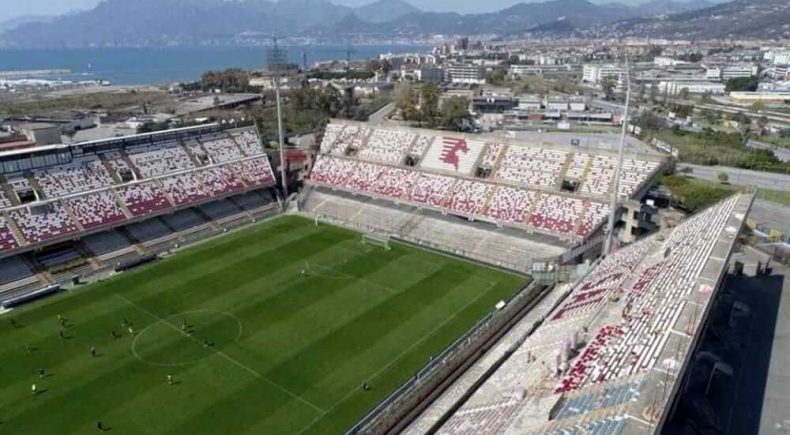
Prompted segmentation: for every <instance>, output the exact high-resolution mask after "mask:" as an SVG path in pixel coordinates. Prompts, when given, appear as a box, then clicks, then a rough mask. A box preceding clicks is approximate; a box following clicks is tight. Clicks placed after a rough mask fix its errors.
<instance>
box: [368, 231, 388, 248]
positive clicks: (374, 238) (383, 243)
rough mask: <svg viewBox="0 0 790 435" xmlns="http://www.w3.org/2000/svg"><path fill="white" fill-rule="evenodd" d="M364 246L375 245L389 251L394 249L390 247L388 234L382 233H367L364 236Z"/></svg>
mask: <svg viewBox="0 0 790 435" xmlns="http://www.w3.org/2000/svg"><path fill="white" fill-rule="evenodd" d="M362 244H363V245H373V246H378V247H380V248H384V249H386V250H387V251H389V250H390V249H392V248H391V247H390V236H389V235H387V234H380V233H367V234H363V235H362Z"/></svg>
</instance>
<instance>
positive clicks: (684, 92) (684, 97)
mask: <svg viewBox="0 0 790 435" xmlns="http://www.w3.org/2000/svg"><path fill="white" fill-rule="evenodd" d="M679 95H680V98H681V99H682V100H687V99H688V98H689V88H682V89H681V90H680V94H679Z"/></svg>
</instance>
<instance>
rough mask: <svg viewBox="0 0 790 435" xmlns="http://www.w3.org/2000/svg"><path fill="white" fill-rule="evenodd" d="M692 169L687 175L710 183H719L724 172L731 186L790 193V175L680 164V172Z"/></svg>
mask: <svg viewBox="0 0 790 435" xmlns="http://www.w3.org/2000/svg"><path fill="white" fill-rule="evenodd" d="M684 168H690V169H691V172H690V173H688V174H687V175H689V176H692V177H694V178H700V179H703V180H708V181H716V182H718V181H719V174H720V173H722V172H724V173H726V174H727V175H728V176H729V182H730V183H731V184H738V185H743V186H756V187H761V188H763V189H770V190H782V191H787V192H790V175H787V174H776V173H773V172H760V171H750V170H748V169H738V168H732V167H729V166H700V165H691V164H688V163H678V165H677V169H678V171H683V170H684Z"/></svg>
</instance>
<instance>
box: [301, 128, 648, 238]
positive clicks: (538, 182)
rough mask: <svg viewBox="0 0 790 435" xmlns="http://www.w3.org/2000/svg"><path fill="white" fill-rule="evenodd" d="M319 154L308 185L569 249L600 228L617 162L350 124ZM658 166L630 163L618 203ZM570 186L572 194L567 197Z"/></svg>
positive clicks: (331, 134)
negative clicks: (532, 234)
mask: <svg viewBox="0 0 790 435" xmlns="http://www.w3.org/2000/svg"><path fill="white" fill-rule="evenodd" d="M320 150H321V153H320V154H319V156H318V158H317V159H316V161H315V163H314V165H313V169H312V171H311V173H310V176H309V180H308V182H309V183H312V184H314V185H318V186H325V187H329V188H333V189H342V190H345V191H349V192H354V193H363V194H366V195H369V196H371V197H375V198H381V197H385V198H388V199H390V200H392V201H394V202H397V203H401V202H408V203H412V204H414V205H421V206H424V207H430V208H434V209H436V210H438V211H441V212H443V213H452V214H458V215H461V216H464V217H468V218H471V219H475V220H483V221H489V222H493V223H495V224H497V225H510V226H515V227H518V228H521V229H528V230H531V231H538V232H542V233H546V234H551V235H554V236H556V237H559V238H561V239H563V240H574V239H576V240H578V239H586V238H588V237H589V236H590V235H591V234H593V233H594V232H596V231H597V230H598V229H599V228H600V227H601V224H603V222H604V220H605V219H606V217H607V215H608V213H609V210H610V208H609V205H608V204H609V195H610V192H611V189H612V185H613V181H614V179H613V178H614V174H615V172H616V169H615V168H616V163H617V158H616V156H611V155H608V154H606V155H596V154H595V153H594V152H593V151H588V152H579V151H578V149H567V150H565V149H551V148H542V147H541V148H538V147H532V146H525V145H522V144H515V143H502V142H495V143H487V142H485V141H484V140H480V139H474V138H467V137H464V136H462V135H454V134H449V133H440V132H428V131H423V130H410V129H403V128H401V129H387V128H382V127H375V128H372V127H369V126H367V125H366V124H358V123H351V122H342V123H341V122H333V123H330V124H329V125H328V126H327V129H326V133H325V135H324V139H323V141H322V143H321V147H320ZM349 150H353V152H352V151H349ZM407 156H411V157H409V158H408V159H406V157H407ZM414 159H417V161H415V160H414ZM660 166H661V163H660V162H659V161H657V160H639V159H636V158H630V157H629V158H627V159H625V160H624V164H623V172H622V175H621V177H620V180H621V182H620V192H621V194H622V196H623V197H630V196H631V195H633V194H635V193H636V191H637V190H638V189H640V188H641V187H642V186H643V185H644V184H645V183H646V181H647V180H648V179H650V178H651V177H653V176H654V175H655V174H654V173H655V171H656V170H657V169H658V168H659V167H660ZM478 176H479V177H482V178H478ZM565 180H569V181H571V182H573V184H572V187H570V188H565V189H563V187H564V186H563V185H564V184H565V183H564V181H565ZM576 186H578V191H573V190H574V188H575V187H576Z"/></svg>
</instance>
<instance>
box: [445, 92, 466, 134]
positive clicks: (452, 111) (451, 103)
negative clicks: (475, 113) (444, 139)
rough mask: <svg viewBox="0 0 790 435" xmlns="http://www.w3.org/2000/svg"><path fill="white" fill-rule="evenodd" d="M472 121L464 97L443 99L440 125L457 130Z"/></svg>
mask: <svg viewBox="0 0 790 435" xmlns="http://www.w3.org/2000/svg"><path fill="white" fill-rule="evenodd" d="M471 121H472V115H471V114H470V113H469V101H468V100H467V99H466V98H464V97H459V96H455V97H450V98H448V99H447V100H445V101H444V103H443V104H442V109H441V118H440V122H441V125H442V127H444V128H447V129H453V130H458V129H460V128H461V127H463V126H464V125H465V124H468V123H469V122H471Z"/></svg>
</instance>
